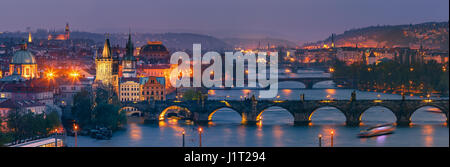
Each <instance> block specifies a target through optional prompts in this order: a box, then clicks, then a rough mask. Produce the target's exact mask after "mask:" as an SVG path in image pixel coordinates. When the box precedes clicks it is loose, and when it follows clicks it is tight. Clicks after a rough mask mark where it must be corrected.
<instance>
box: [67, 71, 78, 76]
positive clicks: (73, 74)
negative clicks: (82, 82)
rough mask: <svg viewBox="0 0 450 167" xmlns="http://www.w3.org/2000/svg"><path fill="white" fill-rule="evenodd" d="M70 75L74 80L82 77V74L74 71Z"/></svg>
mask: <svg viewBox="0 0 450 167" xmlns="http://www.w3.org/2000/svg"><path fill="white" fill-rule="evenodd" d="M69 75H70V77H72V78H78V77H79V76H80V73H78V71H72V72H70V73H69Z"/></svg>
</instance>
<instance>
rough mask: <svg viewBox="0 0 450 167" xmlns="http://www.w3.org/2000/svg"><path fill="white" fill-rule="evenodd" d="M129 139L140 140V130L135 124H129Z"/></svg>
mask: <svg viewBox="0 0 450 167" xmlns="http://www.w3.org/2000/svg"><path fill="white" fill-rule="evenodd" d="M130 137H131V139H132V140H141V139H142V129H141V128H140V127H139V126H137V125H136V123H131V124H130Z"/></svg>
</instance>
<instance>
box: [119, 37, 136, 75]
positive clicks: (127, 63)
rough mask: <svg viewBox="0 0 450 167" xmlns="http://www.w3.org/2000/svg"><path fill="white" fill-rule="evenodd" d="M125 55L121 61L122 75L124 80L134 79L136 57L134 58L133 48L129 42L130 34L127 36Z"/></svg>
mask: <svg viewBox="0 0 450 167" xmlns="http://www.w3.org/2000/svg"><path fill="white" fill-rule="evenodd" d="M126 48H127V51H126V55H125V57H124V58H123V60H122V67H123V69H122V75H123V77H124V78H134V77H136V57H134V55H133V53H134V47H133V43H132V42H131V33H130V34H129V35H128V42H127V46H126Z"/></svg>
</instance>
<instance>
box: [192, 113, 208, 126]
mask: <svg viewBox="0 0 450 167" xmlns="http://www.w3.org/2000/svg"><path fill="white" fill-rule="evenodd" d="M193 114H194V117H193V120H194V122H196V123H198V124H208V122H209V119H208V117H209V114H208V113H204V112H194V113H193Z"/></svg>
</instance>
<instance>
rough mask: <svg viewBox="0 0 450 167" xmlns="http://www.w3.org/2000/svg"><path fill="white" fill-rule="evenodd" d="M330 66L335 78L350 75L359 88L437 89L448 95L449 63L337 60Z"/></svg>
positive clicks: (434, 90)
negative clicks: (369, 62) (333, 69)
mask: <svg viewBox="0 0 450 167" xmlns="http://www.w3.org/2000/svg"><path fill="white" fill-rule="evenodd" d="M333 67H334V68H335V72H334V74H333V76H334V77H345V78H351V79H353V80H354V81H356V86H357V88H358V89H364V90H366V89H375V90H388V91H396V90H397V91H401V92H420V93H427V94H429V93H432V92H435V93H436V92H438V93H441V94H443V95H448V92H449V72H448V62H447V63H446V64H440V63H437V62H436V61H428V62H427V63H416V64H401V63H398V62H396V61H393V60H387V61H383V62H380V63H378V64H370V65H367V64H363V63H354V64H351V65H346V64H345V63H344V62H342V61H339V60H336V62H335V63H334V65H333Z"/></svg>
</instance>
